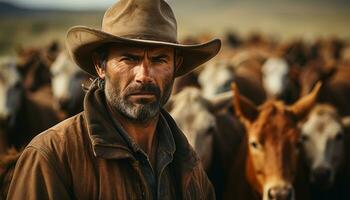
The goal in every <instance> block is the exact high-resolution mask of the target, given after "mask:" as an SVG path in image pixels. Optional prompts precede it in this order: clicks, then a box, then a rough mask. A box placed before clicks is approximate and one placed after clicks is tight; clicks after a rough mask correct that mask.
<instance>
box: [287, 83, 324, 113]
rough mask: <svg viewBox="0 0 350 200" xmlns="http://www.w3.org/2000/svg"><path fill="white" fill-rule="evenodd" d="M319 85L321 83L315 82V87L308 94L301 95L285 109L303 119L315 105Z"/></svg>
mask: <svg viewBox="0 0 350 200" xmlns="http://www.w3.org/2000/svg"><path fill="white" fill-rule="evenodd" d="M321 86H322V83H321V82H317V83H316V85H315V87H314V88H313V89H312V91H311V92H310V93H309V94H308V95H306V96H304V97H302V98H301V99H299V100H298V101H297V102H295V103H294V104H293V105H291V106H289V107H287V110H288V111H290V112H291V113H292V114H293V115H294V116H296V118H297V119H303V118H304V117H305V116H306V115H307V114H308V113H309V112H310V111H311V109H312V108H313V106H314V105H315V103H316V100H317V96H318V93H319V91H320V89H321Z"/></svg>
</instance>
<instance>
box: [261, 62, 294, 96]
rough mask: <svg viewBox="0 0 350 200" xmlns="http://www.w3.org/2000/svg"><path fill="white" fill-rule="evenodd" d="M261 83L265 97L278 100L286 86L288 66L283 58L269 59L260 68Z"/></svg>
mask: <svg viewBox="0 0 350 200" xmlns="http://www.w3.org/2000/svg"><path fill="white" fill-rule="evenodd" d="M261 71H262V75H263V78H262V83H263V86H264V88H265V90H266V93H267V95H268V96H269V97H270V98H271V97H272V98H278V97H279V96H280V95H282V93H283V92H284V90H285V89H286V88H287V86H288V82H289V77H288V76H289V65H288V63H287V61H286V60H284V59H283V58H277V57H276V58H274V57H271V58H269V59H267V60H266V61H265V63H264V64H263V65H262V67H261Z"/></svg>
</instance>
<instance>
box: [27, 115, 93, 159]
mask: <svg viewBox="0 0 350 200" xmlns="http://www.w3.org/2000/svg"><path fill="white" fill-rule="evenodd" d="M85 127H86V126H85V121H84V115H83V114H82V113H79V114H77V115H75V116H73V117H71V118H68V119H66V120H64V121H62V122H60V123H58V124H57V125H55V126H53V127H51V128H49V129H47V130H46V131H44V132H42V133H40V134H39V135H37V136H36V137H34V138H33V140H32V141H31V142H30V143H29V144H28V145H27V147H26V148H29V147H31V148H35V149H36V150H37V151H40V152H41V153H43V154H50V155H52V154H56V155H57V156H58V158H60V157H63V156H64V154H66V153H67V152H71V151H74V149H72V148H79V147H81V146H82V144H83V143H84V137H85V135H87V134H85V135H84V133H85V132H86V131H87V130H86V128H85Z"/></svg>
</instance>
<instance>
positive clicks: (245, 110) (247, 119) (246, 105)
mask: <svg viewBox="0 0 350 200" xmlns="http://www.w3.org/2000/svg"><path fill="white" fill-rule="evenodd" d="M231 90H232V93H233V100H232V104H233V108H234V112H235V114H236V116H237V117H238V118H239V119H240V120H241V121H243V122H244V123H252V122H253V121H254V120H255V119H256V118H257V117H258V109H257V107H256V106H255V105H254V103H253V102H252V101H250V100H249V99H247V98H246V97H244V96H241V95H240V93H239V90H238V87H237V85H236V83H233V84H232V85H231Z"/></svg>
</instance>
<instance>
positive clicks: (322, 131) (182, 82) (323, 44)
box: [0, 33, 350, 200]
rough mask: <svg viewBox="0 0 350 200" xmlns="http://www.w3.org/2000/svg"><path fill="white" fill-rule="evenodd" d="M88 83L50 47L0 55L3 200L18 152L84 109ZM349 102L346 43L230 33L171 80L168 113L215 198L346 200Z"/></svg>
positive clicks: (0, 183)
mask: <svg viewBox="0 0 350 200" xmlns="http://www.w3.org/2000/svg"><path fill="white" fill-rule="evenodd" d="M207 37H208V36H207V35H202V36H198V37H196V38H186V39H185V40H184V42H185V43H199V42H201V41H202V40H203V41H205V40H207ZM91 80H92V77H90V76H89V75H88V74H86V73H84V72H83V71H81V70H80V68H78V67H77V66H76V65H75V64H74V63H73V62H72V61H71V60H70V58H69V56H68V55H67V53H66V52H65V51H64V50H63V49H62V47H60V45H59V44H58V43H57V42H52V44H49V45H47V46H41V47H40V48H39V47H38V48H33V47H30V48H20V49H17V51H16V56H15V57H5V56H2V57H0V199H3V198H6V193H7V188H8V185H9V182H10V181H11V176H12V172H13V169H14V166H15V164H16V160H17V158H18V157H19V155H20V153H21V150H22V149H23V148H24V147H25V145H26V144H28V142H29V141H30V140H31V139H32V138H33V137H35V135H37V134H38V133H40V132H41V131H43V130H45V129H47V128H49V127H51V126H53V125H54V124H56V123H58V122H60V121H62V120H64V119H66V118H68V117H70V116H73V115H75V114H77V113H79V112H80V111H82V109H83V108H82V107H83V98H84V91H85V89H86V88H88V86H89V84H90V82H91ZM349 102H350V43H347V41H345V40H342V39H339V38H335V37H326V38H316V39H314V40H303V39H289V40H285V41H284V40H282V41H278V40H275V39H271V38H268V37H265V36H264V35H262V34H260V33H254V34H251V35H249V36H247V37H245V38H243V37H239V36H238V35H236V34H234V33H228V34H226V35H225V36H224V39H223V46H222V50H221V52H220V53H219V55H218V56H217V57H215V58H214V59H213V60H212V61H210V62H208V63H206V64H204V65H203V66H202V67H200V68H199V69H198V70H196V71H193V72H191V73H189V74H187V75H185V76H183V77H180V78H177V79H176V80H175V83H174V88H173V94H172V96H171V98H170V99H169V101H168V103H167V104H166V105H165V108H166V109H167V110H168V111H169V112H170V114H171V115H172V116H173V118H174V119H175V121H176V122H177V124H178V126H179V127H180V129H181V130H182V131H183V132H184V134H185V135H186V137H187V138H188V141H189V143H190V144H191V145H192V147H193V148H194V149H195V151H196V152H197V153H198V155H199V157H200V159H201V161H202V164H203V166H204V168H205V170H206V172H207V175H208V177H209V179H210V180H211V181H212V183H213V186H214V188H215V191H216V196H217V199H242V200H249V199H263V200H292V199H297V200H298V199H317V200H318V199H344V200H345V199H350V117H348V116H350V106H348V105H347V104H348V103H349ZM348 190H349V191H348Z"/></svg>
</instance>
